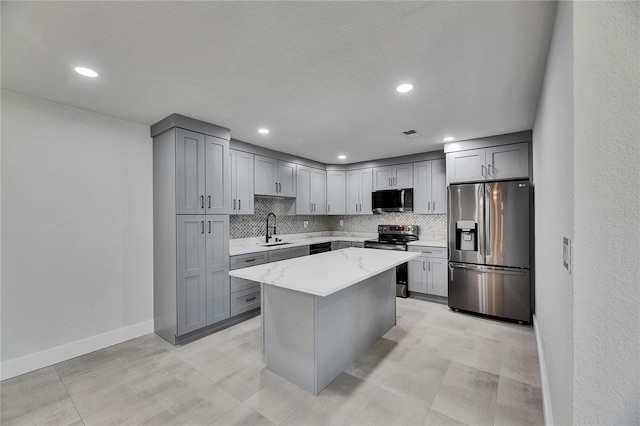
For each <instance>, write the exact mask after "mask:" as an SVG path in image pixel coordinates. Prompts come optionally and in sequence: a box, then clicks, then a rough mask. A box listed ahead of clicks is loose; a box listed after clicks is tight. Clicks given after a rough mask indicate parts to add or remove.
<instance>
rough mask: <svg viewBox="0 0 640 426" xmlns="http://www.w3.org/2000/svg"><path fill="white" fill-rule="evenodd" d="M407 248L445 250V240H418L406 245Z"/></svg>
mask: <svg viewBox="0 0 640 426" xmlns="http://www.w3.org/2000/svg"><path fill="white" fill-rule="evenodd" d="M407 245H408V246H420V247H440V248H447V241H446V240H418V241H411V242H410V243H407Z"/></svg>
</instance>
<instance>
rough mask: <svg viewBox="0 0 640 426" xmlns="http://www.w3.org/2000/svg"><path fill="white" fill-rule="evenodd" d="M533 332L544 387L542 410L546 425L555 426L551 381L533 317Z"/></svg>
mask: <svg viewBox="0 0 640 426" xmlns="http://www.w3.org/2000/svg"><path fill="white" fill-rule="evenodd" d="M533 331H534V332H535V334H536V345H537V346H538V360H539V362H540V385H541V387H542V408H543V409H544V424H545V425H546V426H553V416H552V415H551V395H549V380H548V378H547V366H546V364H545V361H544V352H543V350H542V339H541V337H540V330H539V329H538V321H537V319H536V316H535V315H533Z"/></svg>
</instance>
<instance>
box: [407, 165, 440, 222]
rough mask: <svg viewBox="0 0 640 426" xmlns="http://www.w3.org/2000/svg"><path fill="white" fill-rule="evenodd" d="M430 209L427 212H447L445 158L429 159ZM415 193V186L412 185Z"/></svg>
mask: <svg viewBox="0 0 640 426" xmlns="http://www.w3.org/2000/svg"><path fill="white" fill-rule="evenodd" d="M430 187H431V191H430V192H431V205H430V207H431V210H430V211H429V213H433V214H446V213H447V170H446V161H445V160H432V161H431V185H430ZM414 194H415V187H414Z"/></svg>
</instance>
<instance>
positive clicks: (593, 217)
mask: <svg viewBox="0 0 640 426" xmlns="http://www.w3.org/2000/svg"><path fill="white" fill-rule="evenodd" d="M573 30H574V49H575V50H574V55H573V57H574V61H575V62H574V100H575V106H574V115H575V120H574V129H575V130H574V131H575V139H574V182H575V194H574V227H575V231H574V236H575V274H574V280H573V282H574V304H573V306H574V316H573V324H574V382H575V386H574V389H573V421H574V423H576V424H620V425H621V424H640V2H637V1H636V2H576V3H575V4H574V27H573Z"/></svg>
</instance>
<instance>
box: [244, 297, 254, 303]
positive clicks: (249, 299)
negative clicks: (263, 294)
mask: <svg viewBox="0 0 640 426" xmlns="http://www.w3.org/2000/svg"><path fill="white" fill-rule="evenodd" d="M252 300H256V296H253V297H250V298H248V299H244V301H245V302H251V301H252Z"/></svg>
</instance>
